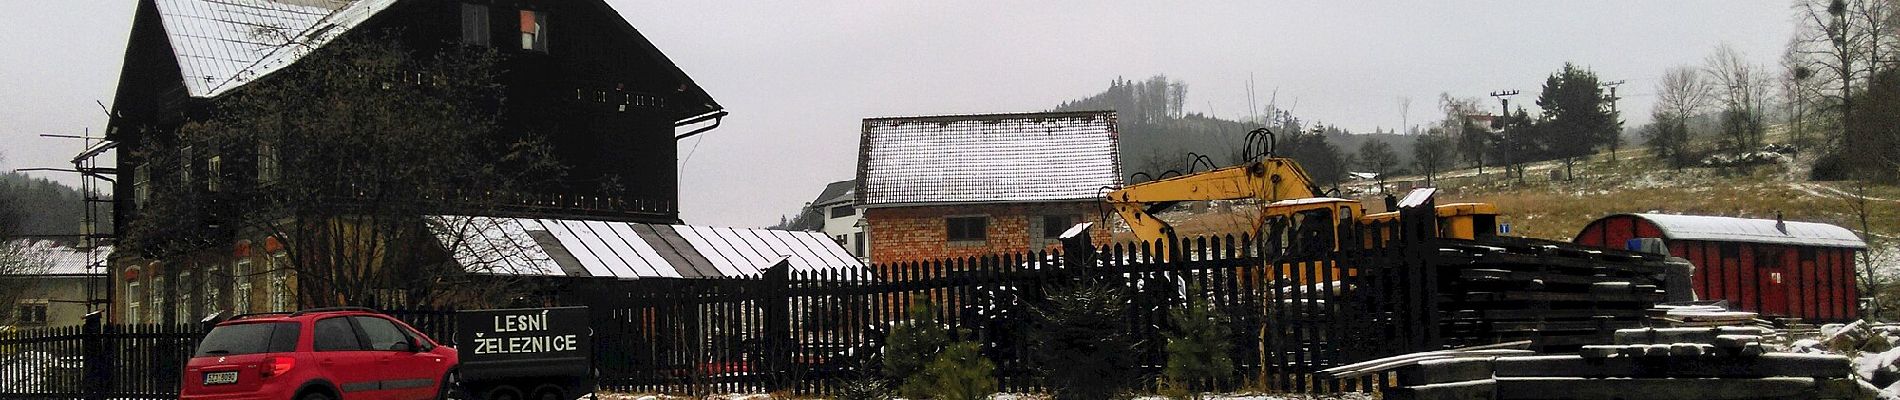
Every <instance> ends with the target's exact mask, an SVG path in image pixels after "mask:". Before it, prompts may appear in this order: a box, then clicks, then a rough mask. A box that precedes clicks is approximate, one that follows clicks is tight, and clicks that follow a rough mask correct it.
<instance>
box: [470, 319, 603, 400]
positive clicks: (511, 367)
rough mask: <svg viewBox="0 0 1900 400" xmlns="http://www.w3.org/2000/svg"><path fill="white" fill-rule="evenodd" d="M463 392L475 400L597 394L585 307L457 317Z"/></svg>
mask: <svg viewBox="0 0 1900 400" xmlns="http://www.w3.org/2000/svg"><path fill="white" fill-rule="evenodd" d="M456 321H457V322H458V323H457V324H456V325H457V328H456V332H455V338H456V341H455V342H456V344H457V345H458V346H457V347H456V351H457V352H458V353H459V355H460V356H461V367H460V368H458V369H457V370H458V371H460V373H461V380H462V387H463V388H464V389H465V390H467V392H468V393H469V394H470V395H472V396H473V398H475V399H477V400H504V399H506V400H519V399H544V398H555V399H572V398H575V397H576V396H579V395H582V394H588V393H593V391H594V383H595V382H594V381H595V380H594V364H593V359H592V357H593V353H594V349H593V330H592V329H591V328H589V327H588V317H587V307H556V308H516V309H500V310H468V311H460V312H457V313H456Z"/></svg>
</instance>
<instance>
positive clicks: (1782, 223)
mask: <svg viewBox="0 0 1900 400" xmlns="http://www.w3.org/2000/svg"><path fill="white" fill-rule="evenodd" d="M1775 230H1778V231H1781V233H1784V234H1785V233H1788V221H1787V220H1784V219H1782V218H1781V210H1775Z"/></svg>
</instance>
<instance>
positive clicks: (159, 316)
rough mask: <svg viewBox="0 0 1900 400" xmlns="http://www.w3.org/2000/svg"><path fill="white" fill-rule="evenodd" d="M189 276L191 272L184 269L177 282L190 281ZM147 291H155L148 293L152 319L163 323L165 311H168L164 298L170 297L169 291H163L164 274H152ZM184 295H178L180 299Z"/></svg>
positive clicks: (164, 289)
mask: <svg viewBox="0 0 1900 400" xmlns="http://www.w3.org/2000/svg"><path fill="white" fill-rule="evenodd" d="M190 277H191V272H190V271H186V272H184V273H182V274H180V275H178V282H179V283H184V282H187V281H190V280H191V279H190ZM149 291H150V292H155V293H148V295H149V296H151V298H152V321H153V322H157V323H161V324H162V323H165V312H166V311H168V310H166V309H165V298H167V297H171V293H166V292H165V291H166V287H165V276H164V275H159V276H153V277H152V288H151V290H149ZM185 297H187V296H179V298H180V299H183V298H185ZM182 301H183V300H180V302H181V303H180V304H183V303H182Z"/></svg>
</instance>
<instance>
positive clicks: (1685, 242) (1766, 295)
mask: <svg viewBox="0 0 1900 400" xmlns="http://www.w3.org/2000/svg"><path fill="white" fill-rule="evenodd" d="M1638 238H1660V239H1662V241H1663V246H1664V247H1665V248H1666V251H1667V252H1668V253H1669V254H1670V255H1673V256H1676V257H1682V258H1685V259H1688V260H1689V262H1690V263H1692V264H1695V266H1696V270H1695V275H1694V279H1693V280H1694V282H1693V283H1694V287H1695V292H1696V296H1697V298H1700V299H1704V300H1728V302H1729V304H1730V305H1732V306H1733V307H1735V308H1739V309H1741V310H1744V311H1754V312H1759V313H1762V314H1763V315H1764V316H1770V317H1795V318H1801V319H1804V320H1808V321H1823V322H1825V321H1845V320H1852V319H1856V318H1859V317H1860V307H1859V301H1858V299H1859V289H1858V288H1857V287H1856V286H1855V280H1854V274H1855V269H1854V255H1855V254H1854V252H1855V251H1860V250H1865V249H1867V243H1866V242H1865V241H1862V240H1861V239H1860V237H1859V236H1856V235H1854V232H1853V231H1849V230H1847V228H1842V227H1840V226H1835V225H1829V224H1821V223H1812V222H1793V221H1781V220H1774V219H1748V218H1730V217H1711V216H1699V215H1667V214H1617V215H1611V216H1607V217H1603V218H1601V219H1598V220H1596V221H1594V222H1591V223H1590V225H1588V226H1585V227H1584V228H1583V231H1582V232H1579V233H1577V238H1576V240H1575V242H1576V243H1580V244H1587V245H1594V246H1599V247H1607V248H1616V249H1627V248H1630V247H1631V246H1632V245H1634V243H1631V242H1633V240H1632V239H1638Z"/></svg>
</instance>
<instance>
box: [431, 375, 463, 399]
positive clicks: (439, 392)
mask: <svg viewBox="0 0 1900 400" xmlns="http://www.w3.org/2000/svg"><path fill="white" fill-rule="evenodd" d="M461 392H462V374H460V373H457V372H456V371H454V370H450V371H449V372H448V373H446V374H442V387H439V388H436V389H435V399H436V400H449V399H462V398H464V396H462V393H461Z"/></svg>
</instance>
